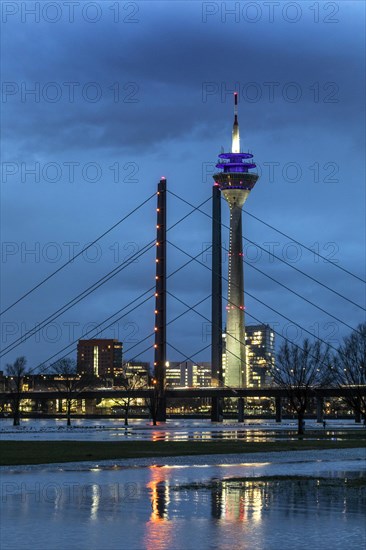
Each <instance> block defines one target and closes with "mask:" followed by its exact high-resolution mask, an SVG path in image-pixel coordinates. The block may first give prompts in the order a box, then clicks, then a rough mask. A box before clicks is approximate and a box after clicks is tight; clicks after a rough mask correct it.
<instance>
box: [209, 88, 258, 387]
mask: <svg viewBox="0 0 366 550" xmlns="http://www.w3.org/2000/svg"><path fill="white" fill-rule="evenodd" d="M252 158H253V155H251V154H250V153H241V152H240V134H239V123H238V94H237V92H235V93H234V125H233V132H232V145H231V153H222V154H221V155H219V159H220V160H219V163H218V164H216V168H220V169H221V170H222V171H221V172H218V173H217V174H214V176H213V178H214V180H215V185H216V186H218V187H219V189H220V191H221V193H222V195H223V196H224V198H225V200H226V201H227V203H228V205H229V208H230V245H229V273H228V301H227V306H226V311H227V315H226V372H225V385H227V386H230V387H238V388H240V387H243V386H244V387H245V386H246V385H247V380H248V373H247V365H246V359H245V322H244V270H243V240H242V220H241V218H242V215H241V213H242V207H243V204H244V203H245V201H246V199H247V197H248V195H249V193H250V191H251V190H252V189H253V187H254V186H255V184H256V182H257V180H258V177H259V176H258V174H255V173H250V172H249V170H252V169H253V168H256V164H255V163H254V162H253V161H250V160H249V162H247V161H248V159H252Z"/></svg>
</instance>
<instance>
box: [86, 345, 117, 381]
mask: <svg viewBox="0 0 366 550" xmlns="http://www.w3.org/2000/svg"><path fill="white" fill-rule="evenodd" d="M122 350H123V345H122V342H120V341H119V340H116V339H109V338H98V339H91V340H79V341H78V345H77V372H78V374H88V375H94V376H114V374H115V371H118V369H120V368H121V366H122Z"/></svg>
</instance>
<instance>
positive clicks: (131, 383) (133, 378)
mask: <svg viewBox="0 0 366 550" xmlns="http://www.w3.org/2000/svg"><path fill="white" fill-rule="evenodd" d="M120 384H121V386H122V388H123V389H124V390H126V397H122V398H118V399H113V401H114V402H115V403H116V405H118V406H119V407H121V408H122V409H123V410H124V418H125V426H128V415H129V412H130V407H131V402H132V400H133V399H135V398H134V397H131V395H127V392H129V391H131V390H137V389H138V388H144V387H146V381H145V380H144V379H143V377H142V376H141V375H138V374H135V373H134V374H129V373H128V369H127V367H126V366H124V367H123V372H122V376H121V379H120Z"/></svg>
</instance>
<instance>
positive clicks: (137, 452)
mask: <svg viewBox="0 0 366 550" xmlns="http://www.w3.org/2000/svg"><path fill="white" fill-rule="evenodd" d="M352 448H359V449H365V458H366V440H365V438H364V436H363V435H362V434H349V435H348V436H346V437H345V436H343V438H342V439H338V438H335V437H334V434H333V435H332V437H331V438H329V439H327V438H324V439H320V440H314V439H312V438H311V434H307V436H306V437H304V438H298V439H294V440H291V441H288V440H287V441H274V442H273V441H269V442H265V441H259V442H247V441H231V440H229V441H228V440H221V441H133V442H132V441H90V442H89V441H72V440H71V441H47V440H42V441H6V440H5V441H4V440H3V441H1V442H0V465H2V466H12V465H32V464H52V463H65V462H80V461H100V460H121V459H134V458H136V459H137V458H156V457H182V456H197V455H205V456H207V455H232V454H242V453H245V454H250V455H251V454H255V453H260V454H261V456H262V460H263V455H266V454H267V453H273V452H286V453H287V452H289V451H305V450H309V451H316V450H323V449H331V450H334V449H352Z"/></svg>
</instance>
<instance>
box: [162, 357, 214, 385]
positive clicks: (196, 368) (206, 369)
mask: <svg viewBox="0 0 366 550" xmlns="http://www.w3.org/2000/svg"><path fill="white" fill-rule="evenodd" d="M211 380H212V370H211V363H210V362H207V361H203V362H202V361H200V363H199V364H197V363H193V362H192V361H183V362H178V361H168V362H167V368H166V383H167V386H168V387H171V388H174V387H175V388H177V387H180V388H199V387H208V386H211Z"/></svg>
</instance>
